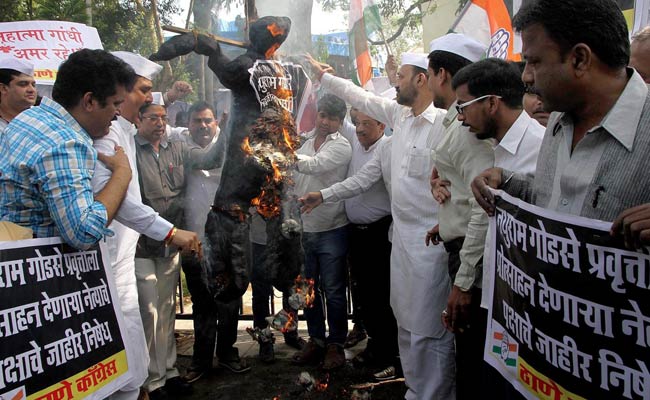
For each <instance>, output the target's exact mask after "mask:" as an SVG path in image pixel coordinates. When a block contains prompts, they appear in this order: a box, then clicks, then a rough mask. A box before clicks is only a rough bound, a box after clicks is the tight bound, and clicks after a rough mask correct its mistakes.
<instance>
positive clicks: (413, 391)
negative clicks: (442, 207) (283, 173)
mask: <svg viewBox="0 0 650 400" xmlns="http://www.w3.org/2000/svg"><path fill="white" fill-rule="evenodd" d="M311 64H312V66H313V68H314V70H315V71H316V73H317V75H318V76H319V77H320V80H321V82H322V84H323V87H324V88H325V89H327V90H329V91H330V92H332V93H334V94H336V95H338V96H340V97H341V98H343V99H344V100H345V101H346V102H348V103H349V104H351V105H352V106H354V107H356V108H358V109H359V111H361V112H363V113H365V114H367V115H368V116H370V117H371V118H374V119H376V120H378V121H381V122H382V123H385V124H386V125H388V126H390V127H392V128H393V136H392V140H391V144H392V145H391V149H390V151H391V153H390V154H391V155H390V161H391V162H390V164H391V168H390V170H391V211H392V216H393V236H392V248H391V287H390V298H391V306H392V308H393V312H394V313H395V318H396V320H397V326H398V345H399V353H400V360H401V363H402V369H403V372H404V377H405V378H406V385H407V386H408V391H407V393H406V399H453V398H455V385H454V376H455V366H454V357H453V354H454V337H453V335H452V334H451V333H450V332H448V331H447V330H446V329H445V328H444V326H443V325H442V322H441V320H440V314H439V312H437V313H433V312H431V310H432V309H440V310H442V309H443V308H444V307H445V305H446V301H447V296H448V295H449V290H450V281H449V276H448V274H447V271H446V268H444V266H445V265H447V255H446V253H445V251H444V250H443V249H441V248H439V247H437V246H435V247H427V246H425V244H424V241H423V240H422V237H423V235H424V234H425V233H426V231H427V230H428V229H430V228H431V227H432V226H435V225H436V224H437V222H438V221H437V220H438V218H437V211H438V207H437V204H436V203H435V201H434V200H433V198H432V197H431V194H430V191H429V177H430V174H431V170H432V161H431V150H433V149H434V148H435V147H436V146H437V145H438V143H439V142H440V140H441V139H442V137H443V136H444V130H445V127H444V125H443V120H444V115H445V112H444V111H443V110H439V109H436V108H435V107H434V105H433V103H432V101H433V95H432V93H431V91H430V90H429V88H428V87H427V67H428V65H427V59H426V55H425V54H413V53H405V54H403V55H402V65H401V66H400V68H399V71H398V73H397V80H398V86H397V87H396V92H397V102H395V101H392V100H388V99H385V98H382V97H379V96H375V95H373V94H370V93H367V92H366V91H365V90H363V89H362V88H359V87H357V86H355V85H354V84H353V83H352V82H348V81H346V80H344V79H341V78H337V77H334V76H333V75H331V74H330V73H331V72H332V71H333V69H332V68H331V67H329V66H326V65H322V64H320V63H318V62H315V61H312V62H311ZM374 179H375V181H378V180H380V179H381V174H375V175H374ZM373 182H374V181H373ZM310 208H311V205H310V204H309V203H305V209H306V210H308V209H310Z"/></svg>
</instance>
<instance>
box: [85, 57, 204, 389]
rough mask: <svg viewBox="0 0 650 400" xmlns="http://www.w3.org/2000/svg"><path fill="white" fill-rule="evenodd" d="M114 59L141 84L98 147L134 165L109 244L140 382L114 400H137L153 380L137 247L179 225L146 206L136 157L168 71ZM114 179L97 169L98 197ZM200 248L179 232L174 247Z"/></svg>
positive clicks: (139, 59)
mask: <svg viewBox="0 0 650 400" xmlns="http://www.w3.org/2000/svg"><path fill="white" fill-rule="evenodd" d="M111 54H113V55H114V56H116V57H118V58H119V59H121V60H123V61H124V62H126V63H127V64H129V66H131V67H132V68H133V70H134V71H135V73H136V81H135V84H134V85H133V89H132V90H131V91H130V92H129V93H128V94H127V96H126V98H125V100H124V103H123V104H122V107H121V110H120V111H121V112H120V115H119V116H118V117H117V119H116V120H115V121H113V123H112V124H111V128H110V132H109V133H108V135H106V136H104V137H102V138H101V139H97V140H94V141H93V147H94V148H95V149H96V150H97V151H99V152H101V153H106V154H112V153H113V149H114V148H115V147H116V146H120V147H122V148H123V149H124V151H125V153H126V155H127V156H128V158H129V164H130V166H131V170H132V171H133V178H132V179H131V182H130V183H129V188H128V190H127V193H126V196H125V198H124V201H123V202H122V205H121V207H120V209H119V210H118V212H117V215H116V216H115V221H113V223H112V224H111V225H110V226H109V228H110V229H111V230H112V231H113V232H114V233H115V235H113V236H111V237H108V238H107V239H106V244H107V246H108V250H109V255H110V258H111V266H112V268H113V272H114V274H115V283H116V287H117V294H118V297H119V299H120V307H121V309H122V313H123V314H124V320H125V323H126V328H127V331H128V335H127V352H128V359H129V368H130V370H131V371H132V372H133V374H134V377H133V379H132V380H131V382H129V383H128V384H127V385H125V386H124V387H122V388H121V389H120V390H119V391H118V392H116V393H114V394H113V395H112V396H111V397H110V398H111V399H135V398H137V397H138V394H139V391H140V387H141V386H142V384H143V383H144V381H145V379H146V378H147V366H148V365H149V354H148V352H147V346H146V340H145V337H144V328H143V327H142V319H141V317H140V309H139V307H138V291H137V285H136V279H135V251H136V245H137V243H138V238H139V237H140V234H143V235H146V236H149V237H151V238H153V239H157V240H163V239H164V238H165V237H166V236H167V235H168V234H169V233H170V232H171V231H172V230H173V228H174V225H173V224H172V223H170V222H168V221H167V220H165V219H164V218H162V217H161V216H160V215H158V213H157V212H156V211H154V210H153V209H152V208H151V207H149V206H146V205H144V204H143V203H142V198H141V196H140V183H139V178H138V170H137V168H136V155H135V134H136V132H137V129H136V127H135V123H136V122H137V118H138V110H139V109H140V107H142V106H143V105H144V104H145V103H150V102H151V101H152V100H153V97H152V95H151V89H152V88H153V82H152V80H153V79H154V77H155V76H156V75H157V74H158V73H159V72H160V70H162V67H161V66H160V65H158V64H156V63H154V62H152V61H149V60H147V59H146V58H144V57H142V56H140V55H137V54H134V53H130V52H126V51H115V52H112V53H111ZM111 175H112V173H111V171H110V170H109V169H108V168H106V166H105V165H104V164H103V163H101V162H99V163H97V167H96V169H95V174H94V175H93V179H92V184H93V191H94V192H95V193H98V192H99V191H101V190H102V189H103V188H104V186H105V185H106V182H107V181H108V180H109V179H110V178H111ZM198 243H199V242H198V238H197V237H196V234H195V233H193V232H187V231H180V230H177V233H176V235H174V240H173V242H172V244H173V245H175V246H178V247H180V248H186V249H187V250H188V251H189V250H191V249H192V248H194V249H195V250H198Z"/></svg>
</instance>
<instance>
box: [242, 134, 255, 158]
mask: <svg viewBox="0 0 650 400" xmlns="http://www.w3.org/2000/svg"><path fill="white" fill-rule="evenodd" d="M241 149H242V150H243V151H244V153H246V154H253V149H251V145H250V143H249V142H248V136H246V137H245V138H244V141H243V142H242V144H241Z"/></svg>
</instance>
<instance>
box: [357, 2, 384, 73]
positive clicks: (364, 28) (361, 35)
mask: <svg viewBox="0 0 650 400" xmlns="http://www.w3.org/2000/svg"><path fill="white" fill-rule="evenodd" d="M379 29H381V19H380V18H379V8H378V7H377V5H376V4H375V3H374V1H373V0H350V19H349V30H350V33H349V35H350V37H349V43H350V58H351V59H352V60H351V61H352V63H351V65H352V66H353V73H352V80H353V81H354V83H356V84H357V85H359V86H365V85H366V83H368V82H369V81H370V78H372V61H371V58H370V50H369V49H368V36H369V35H371V34H372V33H373V32H376V31H379Z"/></svg>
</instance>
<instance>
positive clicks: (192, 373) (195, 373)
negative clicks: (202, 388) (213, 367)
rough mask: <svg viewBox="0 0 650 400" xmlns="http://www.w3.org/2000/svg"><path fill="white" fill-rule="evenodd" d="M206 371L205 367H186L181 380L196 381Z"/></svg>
mask: <svg viewBox="0 0 650 400" xmlns="http://www.w3.org/2000/svg"><path fill="white" fill-rule="evenodd" d="M206 373H207V371H206V370H205V369H201V368H197V369H192V368H190V369H188V370H187V374H185V376H184V377H183V380H185V382H187V383H194V382H196V381H198V380H199V379H201V378H203V376H205V374H206Z"/></svg>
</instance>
